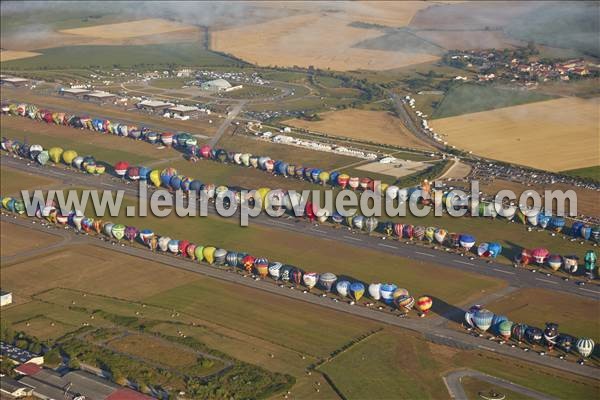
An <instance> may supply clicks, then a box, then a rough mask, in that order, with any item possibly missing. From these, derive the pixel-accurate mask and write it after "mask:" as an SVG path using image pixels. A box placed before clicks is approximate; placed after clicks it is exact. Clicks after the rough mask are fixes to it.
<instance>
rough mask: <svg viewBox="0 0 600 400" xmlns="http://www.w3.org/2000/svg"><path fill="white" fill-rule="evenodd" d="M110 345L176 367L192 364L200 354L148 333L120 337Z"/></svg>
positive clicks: (114, 348)
mask: <svg viewBox="0 0 600 400" xmlns="http://www.w3.org/2000/svg"><path fill="white" fill-rule="evenodd" d="M109 346H110V348H111V349H113V350H116V351H118V352H121V353H126V354H130V355H133V356H136V357H142V358H146V359H148V360H150V361H153V362H158V363H161V364H164V365H167V366H169V367H174V368H178V367H186V366H192V365H193V364H194V363H195V362H196V361H197V359H198V356H197V355H196V354H194V353H193V352H191V351H185V350H182V349H179V348H177V347H174V346H172V345H166V344H165V343H164V342H163V341H161V340H159V339H157V338H153V337H150V336H146V335H137V334H133V335H127V336H124V337H120V338H117V339H115V340H111V341H110V342H109Z"/></svg>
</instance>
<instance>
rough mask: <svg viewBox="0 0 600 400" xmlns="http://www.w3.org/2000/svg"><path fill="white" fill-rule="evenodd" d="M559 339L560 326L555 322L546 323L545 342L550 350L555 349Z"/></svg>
mask: <svg viewBox="0 0 600 400" xmlns="http://www.w3.org/2000/svg"><path fill="white" fill-rule="evenodd" d="M557 339H558V324H555V323H554V322H546V327H545V328H544V341H545V342H546V346H548V349H550V350H552V349H553V348H554V346H555V345H556V341H557Z"/></svg>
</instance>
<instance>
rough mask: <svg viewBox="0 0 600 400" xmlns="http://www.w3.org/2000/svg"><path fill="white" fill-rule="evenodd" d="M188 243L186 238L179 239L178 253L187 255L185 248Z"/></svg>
mask: <svg viewBox="0 0 600 400" xmlns="http://www.w3.org/2000/svg"><path fill="white" fill-rule="evenodd" d="M189 245H190V242H189V241H187V240H180V241H179V253H181V254H182V255H183V256H184V257H185V256H186V255H187V248H188V246H189Z"/></svg>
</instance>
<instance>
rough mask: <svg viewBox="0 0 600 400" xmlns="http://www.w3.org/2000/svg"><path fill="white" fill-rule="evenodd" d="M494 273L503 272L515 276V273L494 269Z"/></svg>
mask: <svg viewBox="0 0 600 400" xmlns="http://www.w3.org/2000/svg"><path fill="white" fill-rule="evenodd" d="M493 270H494V271H498V272H502V273H503V274H509V275H514V274H515V273H514V272H510V271H504V270H503V269H498V268H493Z"/></svg>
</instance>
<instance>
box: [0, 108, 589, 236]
mask: <svg viewBox="0 0 600 400" xmlns="http://www.w3.org/2000/svg"><path fill="white" fill-rule="evenodd" d="M2 111H3V112H5V113H9V114H11V115H19V116H24V117H29V118H32V119H36V120H41V121H45V122H47V123H55V124H60V125H67V126H72V127H75V128H82V129H89V130H93V131H98V132H102V133H112V134H115V135H120V136H128V137H131V138H133V139H141V140H145V141H148V142H150V143H157V142H161V143H163V144H164V145H166V146H174V147H178V148H181V149H183V150H184V151H186V152H187V153H188V155H189V157H190V159H192V160H198V159H199V158H202V159H207V160H215V161H220V162H228V163H232V164H234V165H241V166H246V167H254V168H257V169H261V170H265V171H267V172H270V173H274V174H278V175H282V176H285V177H288V176H292V177H296V178H299V179H304V180H307V181H309V182H312V183H315V184H322V185H325V184H330V185H331V186H339V187H341V188H346V187H350V188H351V189H363V190H374V191H377V192H378V193H379V194H381V195H385V196H386V197H387V198H389V199H391V200H394V199H399V200H400V201H406V200H407V199H408V198H410V196H411V195H412V194H413V192H415V191H424V192H427V193H430V194H431V192H432V188H431V185H430V183H429V182H427V181H424V182H423V183H422V184H421V185H420V186H418V187H412V188H408V189H401V188H399V187H398V186H394V185H388V184H386V183H381V185H379V186H377V187H376V186H375V181H374V180H373V179H371V178H368V177H362V178H360V177H350V176H349V175H348V174H345V173H341V172H338V171H334V172H328V171H325V170H321V169H319V168H309V167H302V166H297V165H294V164H290V163H288V162H286V161H283V160H273V159H272V158H271V157H268V156H257V155H253V154H250V153H244V152H231V151H226V150H225V149H213V148H212V147H210V146H208V145H202V146H199V145H198V142H197V139H196V138H195V137H194V136H192V135H190V134H188V133H178V134H173V133H171V132H160V133H159V132H154V131H151V130H149V129H148V128H143V127H142V128H138V127H137V126H132V125H126V124H121V123H112V122H111V121H109V120H106V119H97V118H89V117H78V116H74V115H69V114H65V113H60V112H51V111H48V110H40V109H39V108H38V107H37V106H35V105H33V104H9V105H7V106H5V107H3V108H2ZM43 157H45V156H42V158H43ZM55 162H56V161H55ZM90 168H93V167H90ZM133 168H136V167H133ZM140 168H143V167H140ZM100 170H102V167H100ZM98 173H101V171H99V172H98ZM447 195H448V192H445V193H444V194H443V196H442V197H441V198H440V201H442V204H446V196H447ZM455 203H456V204H458V203H460V204H462V203H464V202H463V201H462V200H461V199H456V200H455ZM465 204H468V203H465ZM478 209H479V215H481V216H483V215H490V216H491V217H493V218H495V217H496V216H497V213H496V210H495V207H494V204H493V203H489V202H481V203H480V204H479V208H478ZM504 216H505V217H506V218H507V219H509V220H513V219H514V218H515V216H516V218H517V220H518V221H520V222H521V223H523V224H529V225H531V226H539V227H541V228H543V229H546V228H548V229H551V230H553V231H555V232H561V231H563V229H564V227H565V224H566V223H565V219H564V218H563V217H559V216H550V215H545V214H544V213H543V212H539V213H535V214H532V215H529V216H526V215H525V214H524V213H523V212H522V211H521V210H520V209H513V210H511V211H510V213H508V214H506V215H504ZM567 233H568V234H570V235H572V236H574V237H577V238H583V239H584V240H593V241H595V242H600V226H589V225H587V224H585V223H583V222H580V221H575V222H574V223H573V224H572V226H571V228H570V229H569V230H568V232H567Z"/></svg>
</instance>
